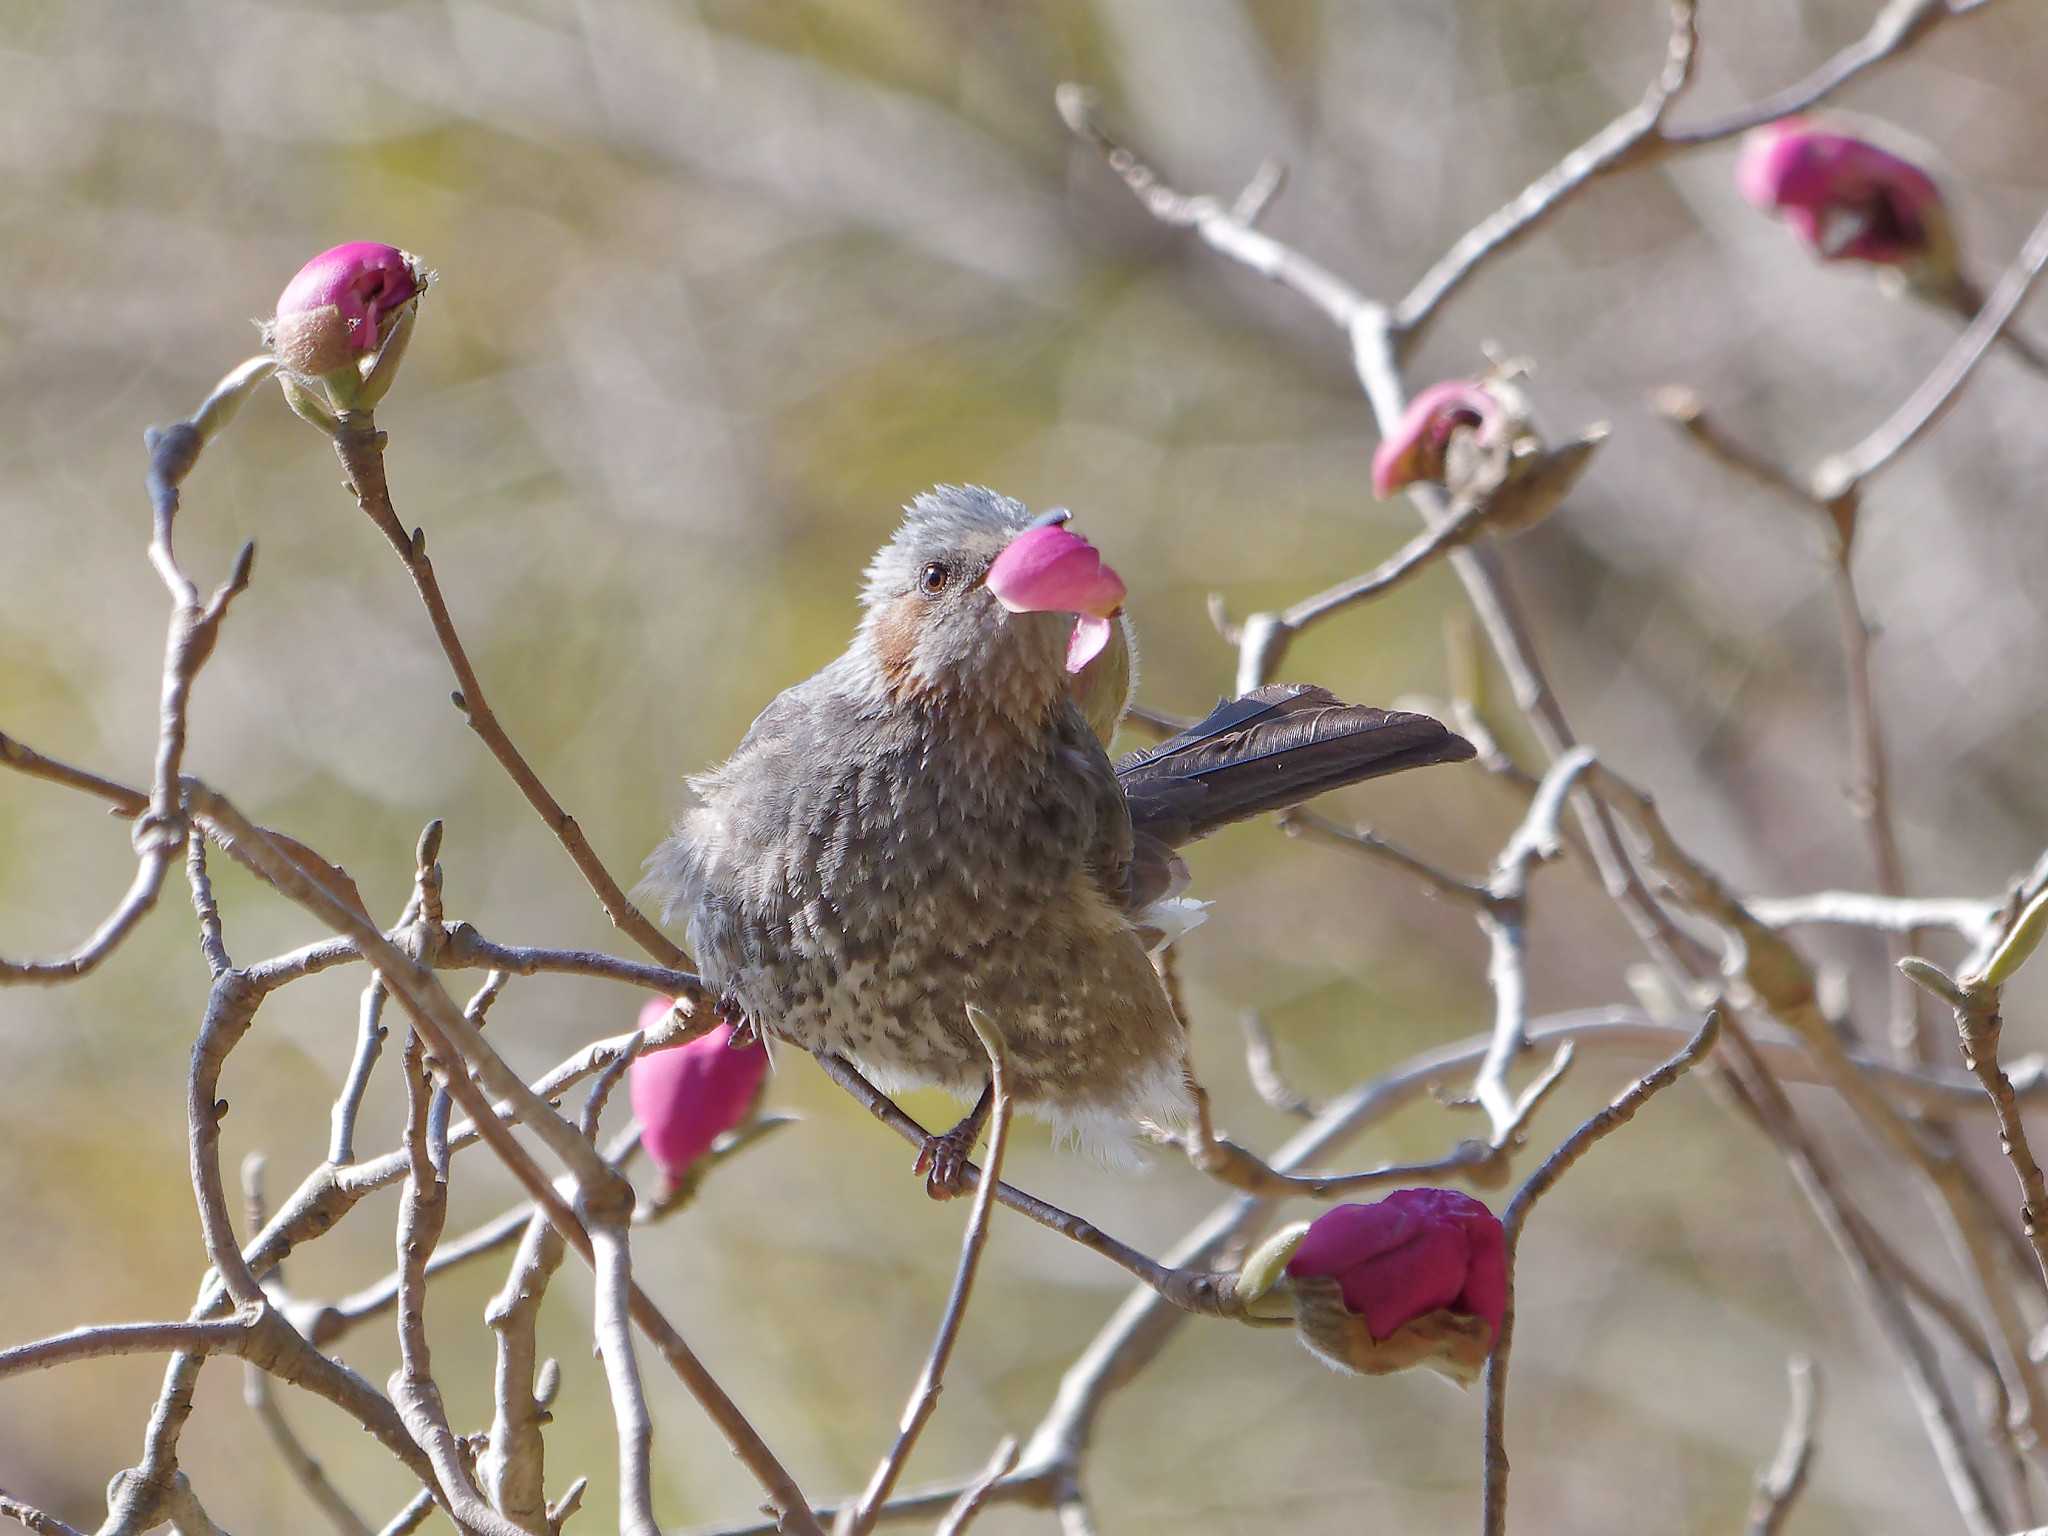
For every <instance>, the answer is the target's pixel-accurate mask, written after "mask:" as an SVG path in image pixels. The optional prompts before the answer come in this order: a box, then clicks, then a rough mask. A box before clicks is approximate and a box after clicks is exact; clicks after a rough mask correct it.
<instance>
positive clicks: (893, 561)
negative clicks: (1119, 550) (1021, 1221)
mask: <svg viewBox="0 0 2048 1536" xmlns="http://www.w3.org/2000/svg"><path fill="white" fill-rule="evenodd" d="M1071 520H1072V519H1071V514H1070V513H1069V512H1068V511H1067V510H1066V509H1064V508H1055V509H1053V510H1051V511H1048V512H1044V513H1039V514H1034V513H1033V512H1031V511H1030V509H1028V508H1027V507H1026V506H1024V504H1023V503H1021V502H1018V501H1015V500H1013V499H1011V498H1009V497H1007V496H1003V495H1000V494H998V493H997V492H995V491H992V490H989V489H987V488H985V487H981V486H972V485H966V486H953V485H942V486H938V487H935V488H934V489H932V490H930V491H927V492H925V493H923V494H922V495H919V496H918V497H916V498H915V499H914V500H913V501H912V502H911V503H910V504H909V506H907V507H906V508H905V509H904V517H903V521H902V523H901V526H900V527H899V528H898V529H897V530H896V533H895V535H894V537H892V538H891V539H890V540H889V542H888V543H887V544H886V545H884V546H883V547H882V549H881V550H880V551H879V552H878V553H877V554H876V555H875V557H874V559H873V561H872V562H871V563H870V564H869V566H868V568H867V573H866V584H865V587H864V589H863V591H862V594H861V609H862V612H861V617H860V621H859V624H858V627H857V628H856V630H855V632H854V635H853V638H852V640H851V642H850V643H849V644H848V646H847V648H846V650H845V651H844V652H843V653H842V654H841V655H840V656H838V657H837V658H836V659H835V660H833V661H831V662H829V663H828V664H827V665H826V666H824V667H823V668H822V669H821V670H820V671H818V672H817V673H815V674H814V675H813V676H811V677H809V678H807V679H805V680H804V681H802V682H799V683H797V684H795V685H794V686H792V687H790V688H788V689H786V690H785V691H784V692H782V693H781V694H779V695H778V696H777V697H776V698H775V699H774V700H773V701H772V702H771V703H770V704H769V705H768V707H767V708H766V709H764V710H763V711H762V712H761V714H760V716H759V717H758V718H757V719H756V720H755V721H754V723H753V725H752V726H751V727H750V728H749V729H748V731H747V732H746V734H745V736H744V737H743V738H742V740H741V742H740V744H739V746H738V748H737V750H735V751H734V753H733V754H732V756H731V757H730V758H729V759H727V760H726V761H725V762H724V763H723V764H721V765H720V766H718V767H716V768H713V769H711V770H710V771H708V772H705V773H701V774H698V775H695V776H693V777H692V778H690V779H689V781H688V794H689V799H688V803H687V805H686V807H685V809H684V810H683V812H682V814H681V816H680V818H679V820H678V821H677V822H676V823H675V826H674V828H673V830H672V832H671V833H670V835H669V836H668V838H667V839H666V840H665V841H664V842H663V843H662V844H661V845H660V846H659V847H658V848H657V849H656V850H655V852H654V853H653V854H652V855H650V856H649V858H648V861H647V879H646V881H645V882H644V887H645V889H647V890H648V891H649V892H651V893H652V894H653V895H655V896H656V897H658V898H659V899H660V900H661V902H662V911H663V920H664V922H668V923H674V922H678V921H680V922H683V923H685V924H686V925H687V935H688V944H689V947H690V950H691V952H692V953H693V954H694V955H695V956H696V957H697V964H698V966H699V969H700V971H701V973H702V977H703V980H704V982H705V984H706V987H707V990H708V991H710V992H712V993H713V994H714V995H715V996H716V997H717V999H718V1003H717V1007H718V1012H719V1014H720V1016H721V1017H723V1018H725V1019H727V1020H730V1021H731V1022H733V1024H734V1026H735V1032H736V1034H737V1035H743V1036H749V1037H765V1038H768V1039H770V1040H781V1041H787V1042H790V1043H792V1044H794V1045H796V1046H798V1047H800V1048H801V1049H804V1050H806V1051H809V1052H812V1053H813V1054H817V1055H821V1056H822V1055H826V1054H837V1055H840V1056H843V1057H845V1058H847V1059H849V1060H850V1061H852V1062H853V1063H854V1064H855V1065H856V1066H857V1067H858V1068H859V1069H860V1070H861V1071H862V1072H863V1073H865V1074H866V1075H867V1076H868V1077H869V1079H870V1080H871V1081H872V1082H873V1083H874V1084H875V1086H877V1087H878V1088H880V1089H881V1090H882V1091H884V1092H889V1093H893V1092H897V1091H900V1090H903V1089H906V1088H911V1087H918V1086H936V1087H939V1088H943V1089H946V1090H949V1091H951V1092H953V1093H954V1094H956V1095H957V1096H958V1097H960V1098H962V1099H970V1098H971V1099H973V1100H974V1108H973V1109H972V1110H970V1111H969V1112H968V1114H967V1115H966V1116H965V1117H963V1118H962V1120H961V1121H960V1123H959V1124H958V1125H956V1126H954V1127H953V1128H952V1129H951V1130H950V1131H947V1132H945V1133H943V1134H938V1135H932V1136H929V1137H928V1138H927V1140H926V1142H925V1144H924V1146H923V1147H922V1149H921V1150H920V1153H919V1156H918V1161H917V1164H916V1167H917V1171H918V1172H919V1173H921V1174H923V1175H925V1178H926V1188H927V1191H928V1193H930V1194H931V1195H932V1196H933V1197H934V1198H947V1197H949V1196H951V1195H956V1194H959V1193H961V1192H963V1190H964V1188H965V1187H966V1182H965V1175H964V1168H965V1162H966V1158H967V1156H968V1155H969V1153H971V1151H972V1150H973V1147H974V1145H975V1143H976V1141H977V1140H978V1138H979V1136H980V1133H981V1130H982V1126H983V1123H984V1121H985V1119H986V1117H987V1114H988V1111H989V1108H990V1102H991V1085H990V1075H989V1071H988V1060H987V1057H986V1054H985V1052H984V1048H983V1046H982V1045H981V1043H980V1041H979V1039H978V1037H977V1036H976V1034H975V1033H974V1030H973V1028H972V1026H971V1025H970V1023H969V1020H968V1018H967V1014H966V1009H967V1006H968V1005H969V1004H975V1005H977V1006H978V1007H980V1008H981V1009H982V1010H984V1011H985V1013H986V1014H987V1016H988V1017H989V1018H991V1019H992V1020H993V1021H994V1022H995V1024H996V1026H997V1028H998V1029H999V1031H1000V1033H1001V1037H1002V1040H1003V1043H1004V1056H1005V1069H1006V1070H1005V1078H1006V1080H1007V1082H1008V1083H1009V1085H1010V1092H1011V1095H1012V1099H1013V1102H1014V1103H1015V1104H1016V1105H1017V1107H1019V1108H1020V1109H1023V1110H1026V1111H1028V1112H1031V1113H1033V1114H1035V1115H1037V1116H1039V1117H1040V1118H1042V1119H1045V1120H1047V1121H1049V1122H1050V1123H1051V1124H1052V1126H1053V1127H1054V1128H1055V1131H1056V1132H1057V1133H1058V1134H1059V1136H1060V1138H1061V1139H1062V1140H1067V1141H1073V1142H1077V1143H1079V1144H1080V1145H1082V1146H1083V1147H1085V1148H1088V1149H1091V1150H1093V1151H1094V1152H1096V1153H1097V1154H1098V1155H1100V1156H1102V1157H1103V1158H1104V1159H1105V1160H1107V1161H1112V1162H1116V1161H1124V1160H1128V1159H1129V1157H1130V1154H1131V1153H1132V1152H1133V1151H1134V1140H1133V1132H1134V1131H1135V1130H1136V1129H1137V1128H1138V1127H1139V1126H1141V1125H1151V1126H1156V1127H1164V1128H1175V1127H1180V1126H1184V1125H1185V1124H1187V1123H1188V1121H1189V1118H1190V1116H1191V1115H1192V1113H1193V1108H1194V1093H1195V1088H1194V1081H1193V1078H1192V1076H1191V1073H1190V1070H1189V1067H1188V1064H1187V1046H1186V1039H1187V1036H1186V1030H1185V1028H1184V1027H1183V1023H1182V1021H1181V1020H1180V1019H1179V1018H1178V1017H1176V1015H1175V1012H1174V1007H1173V1004H1172V1003H1171V1001H1170V1000H1169V996H1168V993H1167V990H1166V988H1165V986H1164V984H1163V982H1162V979H1161V976H1160V975H1159V973H1158V971H1157V970H1156V969H1155V967H1154V964H1153V955H1154V953H1155V952H1156V951H1158V950H1159V949H1160V948H1161V947H1162V946H1164V945H1165V944H1167V943H1170V942H1171V941H1172V940H1173V939H1174V938H1176V937H1178V936H1179V935H1180V934H1182V933H1183V932H1184V931H1185V930H1186V929H1187V928H1188V927H1189V926H1191V925H1192V923H1193V922H1195V921H1198V920H1199V919H1200V917H1201V915H1202V908H1203V905H1204V904H1202V903H1199V902H1196V901H1194V900H1192V899H1191V898H1189V897H1187V896H1186V895H1185V894H1184V892H1185V890H1186V888H1187V885H1188V878H1189V876H1188V869H1187V866H1186V864H1185V863H1184V861H1183V860H1182V858H1181V854H1180V849H1182V848H1183V847H1184V846H1186V845H1187V844H1189V843H1191V842H1193V841H1195V840H1196V839H1198V838H1200V837H1202V836H1204V835H1205V834H1207V833H1209V832H1211V831H1213V830H1215V829H1216V828H1218V827H1221V826H1225V825H1228V824H1229V823H1232V822H1236V821H1241V820H1244V819H1246V818H1247V817H1251V816H1256V815H1259V814H1261V813H1264V812H1270V811H1275V810H1281V809H1285V808H1287V807H1289V806H1292V805H1295V804H1297V803H1299V802H1300V801H1302V800H1305V799H1307V798H1309V797H1310V796H1313V795H1316V794H1319V793H1321V792H1323V791H1324V790H1328V789H1334V788H1337V787H1338V786H1340V785H1345V784H1350V783H1354V782H1356V781H1358V780H1361V779H1368V778H1374V777H1377V776H1380V775H1383V774H1388V773H1393V772H1397V771H1399V770H1402V769H1405V768H1410V767H1418V766H1421V765H1424V764H1431V763H1451V762H1458V761H1462V760H1464V759H1468V758H1470V757H1472V756H1473V748H1472V745H1471V743H1469V742H1468V741H1466V740H1465V739H1464V738H1463V737H1461V736H1458V735H1457V734H1455V733H1454V732H1452V731H1450V730H1448V729H1447V728H1446V727H1445V726H1443V725H1442V724H1441V723H1439V722H1438V721H1436V720H1434V719H1431V718H1430V717H1429V716H1427V715H1422V714H1414V713H1408V712H1402V711H1389V710H1380V709H1374V708H1370V707H1366V706H1358V705H1348V704H1344V703H1341V702H1339V701H1338V700H1337V699H1336V698H1335V697H1333V696H1332V695H1331V694H1330V693H1329V692H1327V691H1326V690H1324V689H1322V688H1319V687H1314V686H1311V685H1307V684H1281V685H1269V686H1267V687H1262V688H1259V689H1256V690H1254V691H1253V692H1251V693H1248V694H1246V695H1244V696H1242V697H1240V698H1236V699H1230V700H1226V701H1223V702H1221V703H1219V705H1218V706H1217V708H1216V709H1215V710H1213V711H1212V712H1211V713H1210V714H1209V715H1208V716H1206V717H1205V718H1203V719H1202V720H1200V721H1198V722H1196V723H1195V724H1193V725H1192V726H1190V727H1188V728H1187V729H1186V730H1183V731H1181V732H1179V733H1178V734H1176V735H1174V736H1172V737H1170V738H1169V739H1167V740H1165V741H1162V742H1160V743H1158V744H1157V745H1155V746H1152V747H1150V748H1147V749H1145V750H1143V751H1139V752H1135V753H1132V754H1130V755H1127V756H1125V757H1123V758H1122V759H1121V760H1118V761H1115V762H1112V760H1111V758H1110V756H1109V753H1108V749H1107V744H1108V740H1109V738H1110V736H1111V734H1112V733H1113V731H1114V729H1115V724H1116V721H1117V719H1118V718H1119V717H1120V716H1121V714H1122V713H1123V711H1124V709H1125V708H1127V707H1128V705H1129V703H1130V701H1131V692H1132V688H1133V684H1134V674H1135V661H1136V658H1135V653H1134V651H1133V649H1132V645H1133V641H1132V635H1131V630H1130V626H1129V621H1128V615H1126V614H1125V613H1124V611H1123V605H1124V597H1125V595H1126V594H1125V588H1124V584H1123V582H1122V580H1121V578H1119V577H1118V576H1117V574H1116V572H1115V571H1114V570H1113V569H1112V568H1111V567H1109V566H1108V565H1106V564H1104V563H1103V562H1102V558H1101V555H1100V554H1099V552H1098V551H1097V550H1096V549H1095V547H1094V546H1093V545H1092V544H1090V543H1089V542H1088V541H1087V540H1086V539H1085V538H1083V537H1081V536H1080V534H1079V533H1077V532H1076V531H1075V530H1074V529H1073V528H1072V527H1071V526H1069V525H1070V523H1071Z"/></svg>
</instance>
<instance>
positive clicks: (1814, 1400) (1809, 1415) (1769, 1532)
mask: <svg viewBox="0 0 2048 1536" xmlns="http://www.w3.org/2000/svg"><path fill="white" fill-rule="evenodd" d="M1785 1376H1786V1379H1787V1380H1788V1381H1789V1382H1790V1383H1791V1387H1792V1402H1791V1406H1790V1407H1789V1408H1788V1409H1787V1410H1786V1413H1785V1433H1784V1437H1783V1438H1782V1439H1780V1440H1779V1442H1778V1454H1777V1455H1776V1456H1775V1457H1774V1458H1772V1461H1771V1464H1770V1466H1769V1467H1767V1468H1765V1469H1764V1471H1763V1473H1762V1475H1760V1476H1759V1477H1758V1478H1757V1480H1756V1497H1755V1498H1754V1499H1752V1500H1751V1501H1750V1505H1749V1536H1777V1533H1778V1531H1779V1530H1780V1529H1781V1528H1782V1527H1783V1525H1784V1523H1785V1517H1786V1516H1787V1515H1789V1514H1790V1513H1791V1512H1792V1504H1793V1502H1794V1501H1795V1500H1796V1499H1797V1498H1798V1497H1799V1495H1800V1492H1801V1491H1802V1490H1803V1489H1804V1488H1805V1487H1806V1476H1807V1473H1808V1472H1810V1471H1811V1470H1812V1469H1813V1457H1814V1426H1815V1425H1816V1424H1817V1423H1818V1422H1819V1419H1820V1369H1819V1367H1817V1366H1816V1365H1815V1364H1814V1363H1813V1361H1811V1360H1809V1359H1808V1358H1807V1357H1806V1356H1804V1355H1794V1356H1793V1357H1792V1358H1791V1359H1790V1360H1788V1361H1787V1362H1786V1363H1785Z"/></svg>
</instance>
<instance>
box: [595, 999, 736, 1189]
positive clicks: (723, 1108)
mask: <svg viewBox="0 0 2048 1536" xmlns="http://www.w3.org/2000/svg"><path fill="white" fill-rule="evenodd" d="M674 1006H675V1004H674V1002H673V1001H672V1000H671V999H669V998H666V997H657V998H653V999H650V1000H649V1002H648V1003H647V1005H646V1006H645V1007H644V1008H642V1009H641V1010H640V1027H641V1028H642V1029H643V1030H653V1029H654V1028H656V1027H657V1026H658V1025H660V1023H661V1022H662V1020H663V1019H664V1018H666V1017H667V1015H668V1013H669V1011H670V1009H672V1008H673V1007H674ZM732 1034H733V1029H732V1026H731V1025H730V1024H720V1025H718V1026H717V1027H716V1028H714V1029H713V1030H711V1031H710V1033H708V1034H703V1035H699V1036H698V1037H697V1038H696V1039H694V1040H692V1041H690V1042H689V1043H688V1044H686V1045H679V1046H675V1047H673V1048H671V1049H669V1050H662V1051H654V1052H650V1053H646V1054H643V1055H640V1056H636V1057H635V1058H634V1059H633V1065H632V1066H631V1067H630V1068H629V1069H628V1070H627V1088H628V1092H629V1093H630V1096H631V1098H632V1101H633V1118H634V1119H635V1120H637V1121H639V1123H640V1139H641V1144H642V1145H643V1146H645V1147H646V1148H647V1154H648V1156H650V1157H652V1158H653V1159H654V1162H655V1165H656V1166H657V1167H659V1168H660V1169H661V1171H662V1175H663V1178H664V1179H665V1180H666V1182H667V1184H668V1186H669V1188H671V1189H673V1188H675V1186H676V1185H678V1184H679V1183H681V1182H682V1181H683V1179H684V1177H685V1175H687V1174H688V1173H689V1171H690V1169H691V1168H692V1167H693V1166H694V1165H695V1164H696V1162H697V1161H698V1160H699V1159H700V1158H702V1157H703V1156H704V1154H705V1153H706V1152H708V1151H710V1150H711V1144H712V1143H713V1142H714V1141H716V1140H717V1139H718V1138H719V1137H720V1136H722V1135H724V1134H725V1133H726V1132H727V1131H729V1130H732V1129H733V1128H734V1127H735V1126H737V1125H739V1124H740V1123H741V1122H742V1121H744V1120H745V1119H746V1118H747V1117H748V1116H749V1115H751V1114H752V1113H753V1112H754V1105H755V1103H756V1101H757V1100H758V1099H759V1098H760V1096H761V1085H762V1080H763V1079H764V1078H765V1077H766V1076H767V1075H768V1052H767V1050H766V1048H765V1047H763V1046H762V1044H761V1042H760V1041H759V1040H752V1039H750V1040H748V1041H747V1042H746V1043H745V1044H744V1045H738V1046H736V1045H734V1044H733V1043H732Z"/></svg>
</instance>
